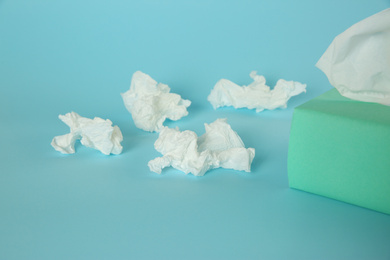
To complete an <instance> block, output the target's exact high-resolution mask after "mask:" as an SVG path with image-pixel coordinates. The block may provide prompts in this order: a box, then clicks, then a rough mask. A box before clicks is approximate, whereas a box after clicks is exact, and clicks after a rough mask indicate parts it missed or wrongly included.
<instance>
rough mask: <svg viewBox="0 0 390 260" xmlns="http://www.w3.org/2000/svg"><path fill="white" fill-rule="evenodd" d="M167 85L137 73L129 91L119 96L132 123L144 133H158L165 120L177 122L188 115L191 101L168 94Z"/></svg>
mask: <svg viewBox="0 0 390 260" xmlns="http://www.w3.org/2000/svg"><path fill="white" fill-rule="evenodd" d="M169 91H170V88H169V87H168V85H165V84H162V83H158V84H157V82H156V81H155V80H154V79H152V78H151V77H150V76H149V75H147V74H145V73H143V72H141V71H137V72H135V73H134V74H133V77H132V79H131V85H130V89H129V90H128V91H127V92H125V93H123V94H121V95H122V98H123V102H124V103H125V106H126V108H127V110H128V111H129V112H130V113H131V115H132V117H133V120H134V123H135V125H136V126H137V127H138V128H141V129H143V130H145V131H150V132H153V131H157V132H158V131H160V130H161V129H162V128H163V123H164V121H165V119H167V118H169V119H171V120H179V119H180V118H182V117H183V116H186V115H188V112H187V107H189V106H190V105H191V101H189V100H185V99H182V98H181V97H180V95H178V94H174V93H169Z"/></svg>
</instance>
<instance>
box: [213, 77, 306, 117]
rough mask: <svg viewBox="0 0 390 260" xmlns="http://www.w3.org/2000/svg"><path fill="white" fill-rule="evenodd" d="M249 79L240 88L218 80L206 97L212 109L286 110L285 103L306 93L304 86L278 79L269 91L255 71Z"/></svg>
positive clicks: (228, 81)
mask: <svg viewBox="0 0 390 260" xmlns="http://www.w3.org/2000/svg"><path fill="white" fill-rule="evenodd" d="M250 77H251V78H252V79H253V80H254V81H253V82H252V83H251V84H249V85H248V86H242V87H240V86H239V85H237V84H235V83H233V82H232V81H230V80H227V79H221V80H219V81H218V82H217V84H216V85H215V86H214V89H213V90H212V91H211V93H210V95H209V96H208V98H207V99H208V101H209V102H210V103H211V104H212V105H213V107H214V109H217V108H219V107H224V106H233V107H235V108H243V107H245V108H249V109H256V112H261V111H263V110H264V109H269V110H273V109H276V108H286V107H287V101H288V100H289V99H290V98H291V97H292V96H296V95H299V94H300V93H302V92H306V84H302V83H299V82H296V81H286V80H283V79H280V80H278V82H277V83H276V86H275V87H274V88H273V89H272V90H271V89H270V87H269V86H267V85H266V84H265V78H264V77H263V76H260V75H257V72H256V71H252V72H251V73H250Z"/></svg>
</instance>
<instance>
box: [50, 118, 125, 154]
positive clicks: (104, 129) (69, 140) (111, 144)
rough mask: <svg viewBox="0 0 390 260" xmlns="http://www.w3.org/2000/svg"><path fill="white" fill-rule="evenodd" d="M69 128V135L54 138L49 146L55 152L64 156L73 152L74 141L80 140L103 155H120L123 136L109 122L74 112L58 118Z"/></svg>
mask: <svg viewBox="0 0 390 260" xmlns="http://www.w3.org/2000/svg"><path fill="white" fill-rule="evenodd" d="M58 117H59V118H60V119H61V120H62V121H63V122H64V123H65V124H67V125H68V126H69V128H70V133H69V134H65V135H61V136H56V137H54V138H53V140H52V142H51V145H52V146H53V147H54V149H56V150H57V151H59V152H61V153H65V154H71V153H74V152H75V149H74V145H75V142H76V140H78V139H81V140H80V142H81V144H83V145H85V146H87V147H91V148H94V149H96V150H99V151H100V152H102V153H103V154H106V155H109V154H110V153H112V154H120V153H121V152H122V146H121V144H120V143H121V142H122V140H123V136H122V133H121V130H120V129H119V127H118V126H112V122H111V121H110V120H108V119H107V120H104V119H101V118H99V117H95V118H94V119H89V118H85V117H82V116H80V115H78V114H77V113H75V112H71V113H67V114H66V115H59V116H58Z"/></svg>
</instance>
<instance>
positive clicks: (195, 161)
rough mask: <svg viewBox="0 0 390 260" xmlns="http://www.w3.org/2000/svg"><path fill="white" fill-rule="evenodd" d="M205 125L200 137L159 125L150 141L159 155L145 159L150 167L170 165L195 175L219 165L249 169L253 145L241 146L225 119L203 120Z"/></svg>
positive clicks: (253, 152)
mask: <svg viewBox="0 0 390 260" xmlns="http://www.w3.org/2000/svg"><path fill="white" fill-rule="evenodd" d="M205 128H206V133H205V134H203V135H202V136H200V137H198V136H197V135H196V133H194V132H193V131H189V130H186V131H183V132H180V131H179V129H178V128H176V129H172V128H168V127H165V128H163V130H162V131H161V132H160V135H159V137H158V139H157V140H156V142H155V144H154V147H155V149H156V150H157V151H158V152H160V153H161V154H163V156H162V157H157V158H155V159H153V160H151V161H149V163H148V166H149V168H150V170H151V171H153V172H156V173H161V171H162V169H164V168H165V167H169V166H172V167H173V168H175V169H178V170H180V171H183V172H185V173H186V174H187V173H192V174H193V175H195V176H203V175H204V174H205V172H206V171H208V170H210V169H213V168H219V167H222V168H227V169H234V170H239V171H246V172H250V169H251V164H252V161H253V158H254V156H255V149H254V148H245V146H244V143H243V142H242V140H241V138H240V137H239V136H238V134H237V133H236V132H235V131H233V130H232V128H231V127H230V125H229V124H228V123H227V122H226V119H217V120H216V121H215V122H213V123H211V124H205Z"/></svg>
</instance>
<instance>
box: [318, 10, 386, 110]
mask: <svg viewBox="0 0 390 260" xmlns="http://www.w3.org/2000/svg"><path fill="white" fill-rule="evenodd" d="M316 66H317V67H318V68H319V69H321V70H322V71H323V72H324V73H325V74H326V76H327V77H328V79H329V82H330V84H332V85H333V86H334V87H335V88H336V89H337V90H338V91H339V92H340V94H341V95H343V96H345V97H348V98H351V99H355V100H360V101H366V102H376V103H380V104H383V105H390V9H386V10H384V11H382V12H379V13H377V14H375V15H373V16H370V17H368V18H366V19H364V20H362V21H360V22H358V23H356V24H354V25H352V26H351V27H350V28H349V29H347V30H346V31H344V32H343V33H341V34H340V35H338V36H337V37H336V38H335V39H334V40H333V42H332V43H331V45H330V46H329V47H328V49H327V50H326V51H325V53H324V54H323V55H322V57H321V58H320V60H319V61H318V62H317V64H316Z"/></svg>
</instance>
